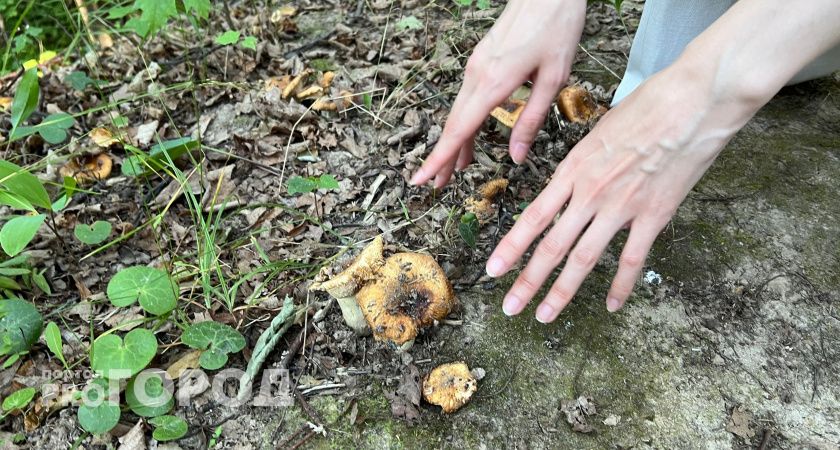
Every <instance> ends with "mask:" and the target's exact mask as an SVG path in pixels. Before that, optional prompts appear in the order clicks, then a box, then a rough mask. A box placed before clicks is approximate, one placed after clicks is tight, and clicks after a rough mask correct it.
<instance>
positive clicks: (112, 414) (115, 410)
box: [78, 378, 120, 434]
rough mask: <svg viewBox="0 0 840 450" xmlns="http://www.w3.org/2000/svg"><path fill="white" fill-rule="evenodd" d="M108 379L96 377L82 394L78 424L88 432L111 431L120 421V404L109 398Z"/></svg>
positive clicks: (100, 432) (101, 432)
mask: <svg viewBox="0 0 840 450" xmlns="http://www.w3.org/2000/svg"><path fill="white" fill-rule="evenodd" d="M110 397H111V396H110V389H109V387H108V381H107V380H105V379H102V378H97V379H95V380H93V382H91V383H90V384H89V385H88V386H87V387H86V388H85V391H84V395H83V396H82V405H81V406H79V413H78V417H79V425H81V426H82V428H84V430H85V431H87V432H88V433H93V434H103V433H107V432H109V431H111V429H113V428H114V427H115V426H117V422H119V421H120V405H119V404H118V403H116V402H114V401H113V400H111V398H110Z"/></svg>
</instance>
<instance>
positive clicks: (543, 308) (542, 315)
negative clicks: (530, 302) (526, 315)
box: [537, 303, 554, 323]
mask: <svg viewBox="0 0 840 450" xmlns="http://www.w3.org/2000/svg"><path fill="white" fill-rule="evenodd" d="M537 320H539V321H540V322H541V323H549V322H551V321H552V320H554V307H553V306H551V305H549V304H548V303H543V304H541V305H540V307H539V308H537Z"/></svg>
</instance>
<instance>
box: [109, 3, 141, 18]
mask: <svg viewBox="0 0 840 450" xmlns="http://www.w3.org/2000/svg"><path fill="white" fill-rule="evenodd" d="M134 11H137V7H136V6H115V7H113V8H111V9H109V10H108V18H109V19H122V18H123V17H125V16H127V15H129V14H131V13H133V12H134Z"/></svg>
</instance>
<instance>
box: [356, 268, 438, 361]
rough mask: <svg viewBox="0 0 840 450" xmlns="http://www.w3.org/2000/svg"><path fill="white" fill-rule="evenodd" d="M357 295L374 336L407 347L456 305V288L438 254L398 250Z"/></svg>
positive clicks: (402, 349)
mask: <svg viewBox="0 0 840 450" xmlns="http://www.w3.org/2000/svg"><path fill="white" fill-rule="evenodd" d="M356 299H357V301H358V302H359V305H360V306H361V307H362V313H363V314H364V315H365V318H366V319H367V322H368V324H369V325H370V328H371V330H372V331H373V336H374V338H376V339H377V340H380V341H390V342H392V343H394V344H395V345H396V346H397V347H398V348H399V349H400V350H401V351H405V350H408V349H409V348H411V346H412V345H413V344H414V338H415V337H417V334H418V332H419V331H420V329H421V328H424V327H428V326H430V325H432V324H433V323H435V321H438V320H443V319H444V318H446V316H447V315H448V314H449V312H450V311H451V310H452V307H453V306H454V305H455V292H454V291H453V289H452V284H450V283H449V279H448V278H446V274H445V273H444V272H443V269H441V267H440V266H439V265H438V263H437V262H435V259H434V258H432V257H431V256H429V255H424V254H421V253H397V254H395V255H392V256H391V257H389V258H388V259H386V260H385V265H384V266H382V269H380V271H379V274H378V276H377V277H376V279H375V280H374V281H373V282H371V283H368V284H366V285H365V286H363V287H362V288H361V289H360V290H359V292H358V293H357V294H356Z"/></svg>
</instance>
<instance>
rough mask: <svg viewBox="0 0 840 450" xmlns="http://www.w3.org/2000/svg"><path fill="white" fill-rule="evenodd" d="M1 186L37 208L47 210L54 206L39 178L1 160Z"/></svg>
mask: <svg viewBox="0 0 840 450" xmlns="http://www.w3.org/2000/svg"><path fill="white" fill-rule="evenodd" d="M0 186H3V187H4V188H5V189H6V191H8V192H11V193H12V194H14V195H17V196H19V197H23V198H25V199H26V200H28V201H29V203H31V204H33V205H35V206H40V207H41V208H45V209H50V207H51V206H52V204H51V203H50V196H49V194H47V190H46V189H44V185H43V184H41V181H40V180H38V177H36V176H35V175H32V174H31V173H29V171H28V170H26V169H24V168H22V167H20V166H18V165H15V164H12V163H10V162H8V161H3V160H0Z"/></svg>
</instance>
